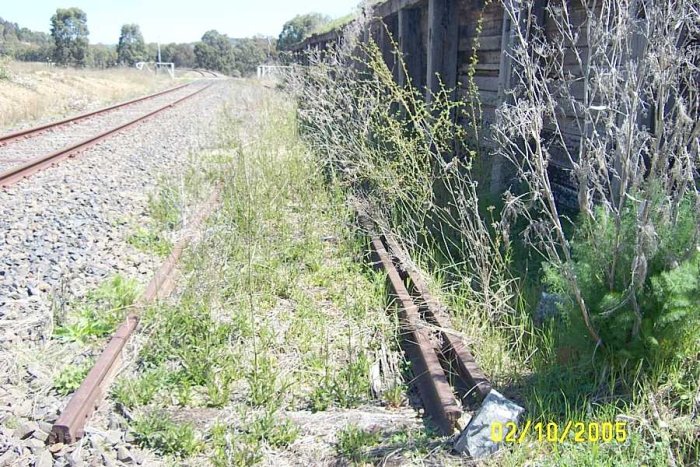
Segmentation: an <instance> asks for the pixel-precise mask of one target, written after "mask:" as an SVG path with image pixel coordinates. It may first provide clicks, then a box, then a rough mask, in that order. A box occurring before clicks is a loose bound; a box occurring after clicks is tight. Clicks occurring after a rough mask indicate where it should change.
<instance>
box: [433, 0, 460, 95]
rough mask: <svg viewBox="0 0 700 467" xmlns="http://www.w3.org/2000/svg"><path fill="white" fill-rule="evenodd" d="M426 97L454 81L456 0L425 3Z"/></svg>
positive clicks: (453, 83)
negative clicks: (426, 40) (426, 11)
mask: <svg viewBox="0 0 700 467" xmlns="http://www.w3.org/2000/svg"><path fill="white" fill-rule="evenodd" d="M428 24H429V33H428V62H427V88H428V91H430V92H428V96H427V100H428V102H430V100H431V97H432V96H431V94H432V93H437V92H439V91H440V86H441V84H442V85H444V86H445V87H446V88H448V89H453V88H454V87H455V86H456V84H457V45H458V44H459V28H458V23H457V0H430V1H429V4H428Z"/></svg>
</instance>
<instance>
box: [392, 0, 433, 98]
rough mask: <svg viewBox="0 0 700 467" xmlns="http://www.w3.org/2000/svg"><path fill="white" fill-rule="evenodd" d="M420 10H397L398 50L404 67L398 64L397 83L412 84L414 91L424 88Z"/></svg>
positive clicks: (402, 84)
mask: <svg viewBox="0 0 700 467" xmlns="http://www.w3.org/2000/svg"><path fill="white" fill-rule="evenodd" d="M420 21H421V10H420V8H402V9H401V10H399V49H400V51H401V56H402V58H403V62H404V66H405V70H404V66H401V64H399V66H398V69H399V74H398V83H399V85H400V86H407V85H408V84H412V85H413V86H415V87H416V89H422V88H423V86H425V74H426V71H425V63H423V38H422V37H421V27H420V26H421V25H420Z"/></svg>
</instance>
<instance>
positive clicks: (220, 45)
mask: <svg viewBox="0 0 700 467" xmlns="http://www.w3.org/2000/svg"><path fill="white" fill-rule="evenodd" d="M194 55H195V58H196V62H197V66H199V67H202V68H207V69H209V70H215V71H220V72H222V73H225V74H227V75H230V74H231V73H232V72H233V69H234V66H233V64H234V55H233V45H232V44H231V39H230V38H229V37H228V36H227V35H226V34H221V33H220V32H219V31H214V30H212V31H207V32H205V33H204V35H203V36H202V41H201V42H198V43H197V44H195V46H194Z"/></svg>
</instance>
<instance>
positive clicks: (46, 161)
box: [0, 83, 212, 188]
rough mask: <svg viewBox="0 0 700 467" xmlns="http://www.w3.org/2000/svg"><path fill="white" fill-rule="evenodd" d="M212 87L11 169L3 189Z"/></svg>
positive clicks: (2, 175) (11, 137) (2, 140)
mask: <svg viewBox="0 0 700 467" xmlns="http://www.w3.org/2000/svg"><path fill="white" fill-rule="evenodd" d="M192 84H193V83H189V84H184V85H180V86H176V87H174V88H170V89H166V90H165V91H161V92H158V93H155V94H150V95H147V96H143V97H139V98H137V99H133V100H130V101H127V102H123V103H121V104H116V105H112V106H109V107H106V108H103V109H99V110H96V111H93V112H88V113H85V114H81V115H78V116H75V117H71V118H67V119H64V120H59V121H56V122H53V123H49V124H46V125H41V126H38V127H34V128H29V129H27V130H22V131H18V132H15V133H11V134H8V135H5V136H0V145H6V144H7V143H10V142H11V141H15V140H18V139H20V138H32V137H35V136H36V135H39V134H40V133H43V132H44V131H46V130H48V129H53V128H60V127H62V126H64V125H68V124H72V123H75V122H77V121H79V120H84V119H87V118H90V117H94V116H96V115H101V114H105V113H107V112H111V111H113V110H116V109H119V108H123V107H126V106H130V105H133V104H135V103H138V102H143V101H146V100H150V99H154V98H156V97H160V96H163V95H166V94H169V93H172V92H174V91H177V90H180V89H183V88H185V87H189V86H191V85H192ZM211 86H212V83H210V84H207V85H205V86H203V87H201V88H199V89H197V90H196V91H194V92H192V93H190V94H187V95H185V96H184V97H181V98H179V99H177V100H175V101H172V102H169V103H168V104H166V105H164V106H161V107H158V108H157V109H155V110H152V111H150V112H148V113H146V114H142V115H140V116H139V117H137V118H134V119H131V120H129V121H127V122H126V123H123V124H121V125H118V126H116V127H114V128H110V129H109V130H107V131H103V132H100V133H99V134H96V135H93V136H90V137H89V138H87V139H84V140H81V141H79V142H75V143H71V144H69V145H68V146H66V147H64V148H61V149H59V150H57V151H53V152H51V153H49V154H44V155H41V156H38V157H35V158H33V159H30V160H28V161H26V162H23V163H20V164H18V165H16V166H13V167H10V168H9V169H7V170H5V171H3V172H0V187H3V188H5V187H8V186H11V185H13V184H15V183H17V182H19V181H20V180H23V179H24V178H27V177H30V176H31V175H33V174H35V173H36V172H39V171H40V170H42V169H45V168H47V167H50V166H52V165H54V164H56V163H58V162H60V161H62V160H64V159H66V158H67V157H70V156H72V155H74V154H76V153H77V152H79V151H82V150H84V149H87V148H88V147H90V146H93V145H95V144H97V143H99V142H100V141H102V140H104V139H107V138H109V137H111V136H113V135H115V134H117V133H119V132H121V131H123V130H125V129H127V128H130V127H132V126H134V125H136V124H138V123H140V122H142V121H144V120H146V119H148V118H150V117H152V116H154V115H156V114H158V113H161V112H163V111H165V110H167V109H169V108H172V107H174V106H176V105H177V104H179V103H181V102H183V101H185V100H187V99H189V98H191V97H193V96H195V95H197V94H199V93H201V92H202V91H204V90H206V89H208V88H209V87H211Z"/></svg>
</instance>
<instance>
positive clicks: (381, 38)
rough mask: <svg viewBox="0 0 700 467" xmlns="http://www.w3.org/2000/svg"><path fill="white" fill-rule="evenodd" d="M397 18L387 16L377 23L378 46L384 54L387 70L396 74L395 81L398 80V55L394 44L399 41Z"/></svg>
mask: <svg viewBox="0 0 700 467" xmlns="http://www.w3.org/2000/svg"><path fill="white" fill-rule="evenodd" d="M395 21H396V17H391V16H387V17H386V18H383V19H382V20H381V21H379V22H378V23H377V26H376V27H377V28H378V31H377V34H378V38H377V39H378V40H377V45H378V46H379V50H381V52H382V58H383V59H384V63H386V66H387V68H389V70H391V71H392V73H394V79H396V55H395V53H394V52H395V50H394V42H395V41H396V40H397V37H396V32H395V31H396V27H395V26H394V23H395Z"/></svg>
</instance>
